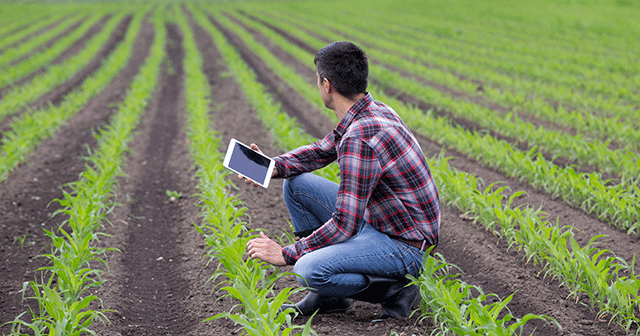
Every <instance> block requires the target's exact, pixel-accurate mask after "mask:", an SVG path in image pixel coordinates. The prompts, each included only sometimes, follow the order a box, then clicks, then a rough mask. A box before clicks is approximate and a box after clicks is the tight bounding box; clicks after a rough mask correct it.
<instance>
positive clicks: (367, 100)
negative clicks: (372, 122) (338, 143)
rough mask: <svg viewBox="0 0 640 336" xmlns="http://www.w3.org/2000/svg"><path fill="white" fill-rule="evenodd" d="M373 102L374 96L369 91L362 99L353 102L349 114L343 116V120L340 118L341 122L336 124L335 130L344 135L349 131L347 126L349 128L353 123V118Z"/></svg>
mask: <svg viewBox="0 0 640 336" xmlns="http://www.w3.org/2000/svg"><path fill="white" fill-rule="evenodd" d="M372 102H373V97H372V96H371V93H369V92H367V93H366V94H365V96H364V97H362V98H360V100H358V101H357V102H356V103H355V104H353V106H351V108H350V109H349V111H347V114H345V115H344V117H342V120H340V122H339V123H338V125H337V126H336V128H335V130H334V132H336V133H337V134H338V135H339V136H340V137H342V136H343V135H344V133H345V132H346V131H347V128H349V125H351V123H352V122H353V119H354V118H355V117H356V115H357V114H358V113H359V112H360V111H362V110H364V109H365V108H367V107H368V106H369V105H370V104H371V103H372Z"/></svg>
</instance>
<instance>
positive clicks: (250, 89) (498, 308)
mask: <svg viewBox="0 0 640 336" xmlns="http://www.w3.org/2000/svg"><path fill="white" fill-rule="evenodd" d="M211 14H212V15H215V19H216V21H218V22H220V23H221V24H222V23H224V24H225V25H226V26H227V28H229V29H231V31H234V32H238V30H237V29H233V28H237V27H232V24H231V22H230V21H229V20H227V19H225V18H224V16H223V15H219V14H216V13H215V12H214V13H211ZM242 35H244V34H242ZM245 37H246V35H245ZM251 47H256V48H259V47H257V45H256V44H255V41H254V43H253V44H251ZM236 59H237V60H238V62H240V61H241V57H240V55H237V56H236ZM242 66H243V67H245V68H247V70H244V71H243V73H244V72H248V74H247V75H246V76H247V77H250V79H251V81H247V79H245V76H242V78H243V79H244V80H245V81H247V84H244V85H246V86H244V87H243V92H245V94H246V95H247V98H248V100H249V101H256V102H259V103H261V104H259V105H254V109H255V110H256V112H257V114H258V117H259V118H260V120H261V121H262V122H263V124H264V125H265V127H266V128H267V129H268V130H269V131H270V132H271V133H272V135H273V138H275V139H283V138H284V137H288V141H292V143H291V145H292V147H284V148H285V149H291V148H295V147H298V146H301V145H304V144H307V143H309V139H308V138H309V136H308V135H306V134H303V131H302V128H301V127H300V125H298V124H297V122H295V121H294V120H292V119H291V118H290V117H286V116H285V114H284V113H283V112H281V108H280V106H279V104H278V103H277V102H275V101H274V99H273V98H271V97H270V95H268V94H265V93H264V92H266V88H264V87H263V85H262V84H260V83H259V82H257V80H256V77H255V74H254V73H253V72H252V71H251V70H250V69H249V68H248V66H247V65H246V64H244V63H243V64H242ZM232 73H235V72H234V71H232ZM238 81H240V80H238ZM241 85H243V84H241ZM252 96H260V97H256V98H252ZM262 102H264V103H262ZM252 105H253V104H252ZM264 110H269V113H265V111H264ZM278 114H279V115H281V117H280V118H279V119H278V120H285V121H287V123H285V124H284V125H285V126H284V127H280V126H281V124H274V123H272V122H271V120H273V119H274V117H276V116H277V115H278ZM292 129H293V130H296V132H291V130H292ZM292 134H293V135H292ZM295 134H297V136H296V135H295ZM328 178H330V179H331V180H333V181H336V179H337V175H336V174H333V175H331V176H328ZM423 281H425V282H428V283H430V284H434V285H435V283H436V282H438V281H442V282H443V283H445V284H446V285H445V287H444V288H446V289H447V290H451V291H452V292H449V291H447V290H443V291H439V292H437V291H429V293H428V294H426V296H425V298H426V297H430V298H434V299H433V300H430V301H425V302H424V304H425V305H427V306H431V307H432V308H433V309H436V310H439V308H443V307H444V305H445V304H447V303H450V302H447V297H452V296H456V297H459V298H460V301H458V302H456V303H457V305H456V306H454V307H449V309H450V310H455V312H454V315H456V314H457V316H460V317H461V318H464V321H462V320H458V319H455V318H451V317H449V316H444V315H439V316H437V317H434V316H432V315H431V313H430V312H425V314H426V315H425V316H431V317H433V318H435V319H436V320H437V322H438V323H436V325H438V326H440V327H441V328H443V329H442V330H443V332H445V331H444V330H447V328H452V327H453V326H455V325H457V324H458V323H463V324H464V325H466V326H468V327H469V328H470V329H474V328H478V327H479V326H480V325H479V324H478V323H479V322H482V324H484V328H486V329H487V330H490V331H489V332H491V330H492V331H493V332H496V333H498V334H499V333H502V334H511V333H512V332H513V331H515V330H516V329H517V328H519V327H520V326H522V325H523V324H524V323H526V321H528V320H529V319H531V318H546V317H545V316H536V315H533V314H531V315H528V316H526V317H525V318H523V319H517V318H513V317H512V316H511V315H509V317H507V318H504V319H502V320H500V319H498V314H500V313H501V312H504V310H505V309H506V308H505V307H506V303H507V302H508V301H509V300H510V298H508V299H506V300H504V301H503V300H499V299H498V300H497V301H496V302H494V303H489V304H485V303H484V302H485V299H487V298H488V296H486V295H485V294H483V293H482V291H481V290H480V289H479V288H477V287H474V286H470V285H467V284H464V283H463V282H461V281H459V280H457V279H456V280H451V279H446V280H445V279H443V278H438V277H433V278H432V277H424V278H421V279H420V280H419V281H418V282H419V284H420V282H423ZM454 284H458V285H454ZM421 286H423V285H421ZM427 287H429V286H427ZM460 288H464V289H463V293H459V292H456V293H454V292H453V291H457V290H458V289H460ZM472 288H473V289H475V291H473V290H472ZM476 292H479V293H481V294H480V295H476V294H475V293H476ZM489 296H494V295H489ZM470 302H474V305H473V308H470V309H468V310H467V311H464V308H463V307H466V306H467V304H469V303H470ZM456 309H457V310H456ZM436 310H433V311H436ZM478 316H481V318H479V319H478V318H476V317H478ZM440 322H442V323H443V324H441V323H440ZM507 325H512V326H511V327H508V326H507Z"/></svg>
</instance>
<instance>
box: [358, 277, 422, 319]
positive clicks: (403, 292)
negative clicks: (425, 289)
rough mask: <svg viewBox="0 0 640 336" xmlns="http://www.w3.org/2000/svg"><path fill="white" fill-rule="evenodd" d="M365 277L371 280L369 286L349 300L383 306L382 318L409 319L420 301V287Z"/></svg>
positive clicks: (405, 282)
mask: <svg viewBox="0 0 640 336" xmlns="http://www.w3.org/2000/svg"><path fill="white" fill-rule="evenodd" d="M365 277H366V278H367V279H368V280H369V285H367V287H366V288H365V289H363V290H362V291H360V292H359V293H357V294H355V295H352V296H350V297H349V298H351V299H355V300H360V301H365V302H370V303H380V304H382V316H381V318H388V317H396V318H399V317H408V316H409V314H411V310H412V309H413V307H414V305H415V304H416V303H417V302H418V300H419V299H420V291H419V289H418V287H417V286H416V285H411V286H407V284H408V282H407V281H404V280H397V279H392V278H384V277H380V276H376V275H365Z"/></svg>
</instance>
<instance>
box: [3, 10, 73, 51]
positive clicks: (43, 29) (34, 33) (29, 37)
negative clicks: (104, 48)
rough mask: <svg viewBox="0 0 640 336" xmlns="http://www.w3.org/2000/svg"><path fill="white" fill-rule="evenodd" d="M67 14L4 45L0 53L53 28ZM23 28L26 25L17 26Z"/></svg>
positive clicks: (66, 17) (67, 16)
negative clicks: (18, 39)
mask: <svg viewBox="0 0 640 336" xmlns="http://www.w3.org/2000/svg"><path fill="white" fill-rule="evenodd" d="M69 16H70V15H65V16H64V17H62V18H60V19H58V20H56V21H54V22H52V23H51V24H49V25H47V26H44V27H42V28H40V29H39V30H37V31H35V32H33V33H31V34H29V35H26V36H25V37H24V38H22V39H21V40H20V41H17V42H15V43H13V44H11V45H8V46H6V47H5V48H2V49H0V54H2V53H4V52H5V50H8V49H11V48H13V47H15V46H18V45H20V44H21V43H24V42H26V41H29V40H30V39H32V38H33V37H35V36H38V35H40V34H42V33H43V32H45V31H47V30H49V29H51V28H53V27H55V26H57V25H59V24H60V23H61V22H63V21H64V20H66V19H68V18H69ZM23 28H26V26H24V27H21V28H18V29H23ZM14 32H15V31H14Z"/></svg>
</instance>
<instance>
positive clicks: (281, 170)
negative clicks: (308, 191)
mask: <svg viewBox="0 0 640 336" xmlns="http://www.w3.org/2000/svg"><path fill="white" fill-rule="evenodd" d="M273 161H275V163H276V165H275V169H276V170H277V171H278V174H276V176H274V178H281V177H284V176H287V173H288V172H287V167H286V166H285V165H284V164H283V163H282V162H281V161H280V159H279V158H278V157H274V158H273Z"/></svg>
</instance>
